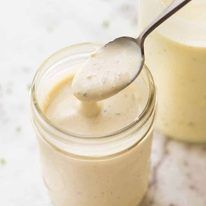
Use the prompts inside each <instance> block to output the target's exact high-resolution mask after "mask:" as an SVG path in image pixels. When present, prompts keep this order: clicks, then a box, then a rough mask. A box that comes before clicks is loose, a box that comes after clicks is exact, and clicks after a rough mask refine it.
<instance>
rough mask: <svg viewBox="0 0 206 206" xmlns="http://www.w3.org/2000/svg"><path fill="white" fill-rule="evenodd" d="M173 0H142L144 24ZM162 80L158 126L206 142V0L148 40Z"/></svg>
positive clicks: (158, 78) (156, 72)
mask: <svg viewBox="0 0 206 206" xmlns="http://www.w3.org/2000/svg"><path fill="white" fill-rule="evenodd" d="M171 1H172V0H152V1H151V0H139V28H138V29H139V30H142V29H144V27H145V26H147V25H148V24H149V23H150V22H151V21H152V19H154V18H155V17H156V16H157V15H158V14H159V13H161V11H162V10H163V9H164V8H166V7H167V6H168V4H169V3H171ZM145 53H146V65H147V66H148V67H149V68H150V70H151V72H152V74H153V76H154V80H155V82H156V85H157V95H158V111H157V122H156V125H157V129H158V130H159V131H161V132H162V133H163V134H165V135H166V136H169V137H172V138H175V139H178V140H184V141H188V142H206V1H205V0H195V1H192V2H190V3H189V4H188V5H186V6H185V7H184V8H183V9H182V10H181V11H179V12H178V13H177V14H176V15H175V16H173V17H171V18H170V19H169V20H167V22H165V23H163V24H162V25H161V26H160V27H159V28H158V29H156V30H155V31H154V32H153V33H152V34H151V35H150V37H148V39H147V41H146V43H145Z"/></svg>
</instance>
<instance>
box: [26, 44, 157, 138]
mask: <svg viewBox="0 0 206 206" xmlns="http://www.w3.org/2000/svg"><path fill="white" fill-rule="evenodd" d="M81 46H95V47H99V46H100V44H96V43H90V42H88V43H80V44H74V45H71V46H68V47H65V48H63V49H60V50H58V51H57V52H55V53H53V54H52V55H50V56H49V57H48V58H47V59H46V60H45V61H43V63H42V64H41V65H40V67H39V68H38V69H37V71H36V74H35V76H34V78H33V81H32V86H31V89H30V97H31V104H32V109H34V111H35V112H36V114H37V115H38V119H39V121H41V122H43V123H44V124H46V126H47V127H49V128H50V129H49V131H47V132H51V129H52V130H53V131H55V132H56V133H60V134H62V135H63V136H69V137H73V138H75V139H81V140H82V139H87V140H88V139H91V140H94V139H104V138H109V137H112V136H115V135H119V134H121V133H123V132H125V131H127V130H129V129H131V128H132V127H133V126H136V125H137V124H139V127H142V126H143V125H144V123H145V121H146V120H147V119H148V118H149V117H150V116H151V115H152V114H153V113H154V109H155V106H156V89H155V84H154V80H153V77H152V74H151V72H150V71H149V69H148V67H147V66H146V65H144V67H145V69H146V76H147V80H148V83H149V95H148V98H147V102H146V104H145V107H144V109H143V110H142V112H141V113H140V115H138V116H137V118H135V120H133V121H132V122H131V123H130V124H128V125H126V126H125V127H123V128H121V129H118V130H116V131H113V132H111V133H109V134H106V135H102V136H86V135H80V134H75V133H73V132H70V131H65V130H63V129H61V128H59V127H58V126H57V125H55V124H54V123H53V122H52V121H51V120H49V118H47V117H46V115H45V114H44V113H43V112H42V109H41V107H40V105H39V102H38V100H37V94H36V82H37V80H38V78H39V75H40V74H41V72H42V71H43V70H44V66H45V65H46V63H47V62H49V61H50V60H51V59H52V58H54V57H55V56H56V55H58V54H60V53H63V52H64V51H66V50H67V51H68V50H72V49H74V48H76V47H81ZM148 113H149V115H148ZM147 115H148V116H149V117H147ZM146 117H147V118H146ZM44 129H45V128H44ZM63 140H64V141H65V140H67V139H66V138H63Z"/></svg>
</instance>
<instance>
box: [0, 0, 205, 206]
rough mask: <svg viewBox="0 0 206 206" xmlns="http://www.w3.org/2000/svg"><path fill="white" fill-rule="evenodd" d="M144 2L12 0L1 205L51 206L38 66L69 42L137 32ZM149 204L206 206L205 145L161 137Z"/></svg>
mask: <svg viewBox="0 0 206 206" xmlns="http://www.w3.org/2000/svg"><path fill="white" fill-rule="evenodd" d="M136 1H137V0H118V1H114V0H113V1H111V0H79V1H78V0H61V1H57V0H19V1H14V0H7V1H2V2H1V7H0V36H1V38H0V71H1V73H0V205H1V206H28V205H29V206H51V203H50V201H49V198H48V196H47V193H46V189H45V187H44V185H43V182H42V180H41V174H40V168H39V167H40V166H39V160H38V149H37V143H36V139H35V135H34V132H33V130H32V127H31V123H30V116H29V95H28V90H29V86H30V83H31V80H32V77H33V75H34V73H35V70H36V68H37V67H38V65H39V64H40V63H41V62H42V60H43V59H45V58H46V57H47V56H48V55H49V54H51V53H53V52H54V51H56V50H58V49H60V48H62V47H65V46H67V45H70V44H73V43H79V42H85V41H98V42H102V41H107V40H110V39H112V38H114V37H116V36H120V35H132V36H135V34H136V28H137V22H136V6H137V2H136ZM152 166H153V169H152V178H151V183H150V186H149V191H148V194H147V195H146V197H145V199H144V201H143V203H142V206H150V205H153V206H205V205H206V146H204V145H189V144H184V143H178V142H175V141H172V140H168V139H166V138H164V137H161V136H159V135H157V134H155V138H154V145H153V152H152Z"/></svg>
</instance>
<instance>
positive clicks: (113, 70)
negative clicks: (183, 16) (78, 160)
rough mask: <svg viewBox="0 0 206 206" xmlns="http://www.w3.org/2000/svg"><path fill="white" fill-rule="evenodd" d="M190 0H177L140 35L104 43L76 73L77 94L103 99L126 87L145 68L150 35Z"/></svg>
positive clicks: (74, 80)
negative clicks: (145, 46) (146, 40)
mask: <svg viewBox="0 0 206 206" xmlns="http://www.w3.org/2000/svg"><path fill="white" fill-rule="evenodd" d="M190 1H191V0H174V1H173V2H172V3H171V4H170V5H169V6H168V7H167V8H166V9H165V10H164V11H163V12H162V14H161V15H160V16H159V17H158V18H156V19H155V20H154V21H153V22H152V23H151V24H150V25H149V26H148V27H147V28H146V29H145V30H144V31H143V32H142V33H141V34H140V35H139V37H138V38H137V39H135V38H132V37H119V38H117V39H115V40H113V41H111V42H109V43H107V44H105V45H104V46H103V47H101V48H100V49H99V50H98V51H97V52H96V53H95V54H93V55H92V56H91V57H90V58H89V59H88V61H87V63H86V64H85V65H84V66H83V67H82V68H81V70H80V72H79V73H77V74H76V75H75V77H74V79H73V82H72V89H73V94H74V95H75V96H76V97H77V98H78V99H80V100H81V101H99V100H102V99H105V98H108V97H111V96H113V95H115V94H116V93H118V92H120V91H121V90H122V89H124V88H126V87H127V86H128V85H129V84H131V83H132V82H133V81H134V80H135V79H136V78H137V76H138V75H139V73H140V72H141V70H142V68H143V65H144V62H145V55H144V42H145V39H146V38H147V36H148V35H149V34H150V33H151V32H152V31H153V30H154V29H156V28H157V27H158V26H159V25H160V24H161V23H162V22H164V21H166V20H167V19H168V18H169V17H170V16H172V15H173V14H174V13H176V12H177V11H178V10H179V9H181V8H182V7H183V6H184V5H186V4H187V3H188V2H190Z"/></svg>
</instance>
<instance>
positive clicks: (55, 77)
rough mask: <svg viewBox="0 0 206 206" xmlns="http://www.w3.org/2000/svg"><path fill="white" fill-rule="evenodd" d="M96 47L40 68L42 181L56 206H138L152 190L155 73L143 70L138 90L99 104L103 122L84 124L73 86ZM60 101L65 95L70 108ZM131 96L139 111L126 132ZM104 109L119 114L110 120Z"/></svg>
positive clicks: (66, 52)
mask: <svg viewBox="0 0 206 206" xmlns="http://www.w3.org/2000/svg"><path fill="white" fill-rule="evenodd" d="M97 48H99V45H96V44H90V43H85V44H79V45H74V46H71V47H68V48H65V49H63V50H61V51H59V52H57V53H55V54H54V55H52V56H51V57H50V58H48V59H47V60H46V61H45V62H44V63H43V64H42V65H41V67H40V69H39V70H38V71H37V73H36V75H35V78H34V81H33V86H32V89H31V108H32V117H33V123H34V128H35V131H36V134H37V137H38V142H39V146H40V156H41V165H42V171H43V179H44V182H45V184H46V186H47V188H48V191H49V195H50V197H51V200H52V202H53V204H54V205H55V206H68V205H71V206H72V205H73V206H125V205H128V206H136V205H137V204H138V203H139V202H140V201H141V199H142V197H143V196H144V194H145V192H146V190H147V185H148V176H149V171H150V167H149V165H150V164H149V161H150V152H151V142H152V127H153V121H154V113H155V87H154V83H153V80H152V77H151V74H150V72H149V70H148V69H147V68H146V67H144V69H143V71H142V73H141V75H140V77H139V78H138V79H137V80H136V81H135V82H134V83H133V84H132V85H130V86H129V87H127V88H126V89H125V90H123V91H121V92H120V93H119V94H117V95H115V96H113V97H111V98H108V99H105V100H103V101H101V102H99V103H98V104H99V107H100V111H99V112H100V113H99V115H98V116H97V117H94V118H93V119H92V118H91V117H84V116H83V117H82V114H81V110H78V108H80V107H81V102H79V100H77V99H76V98H75V97H74V96H72V92H71V88H70V80H71V78H72V76H73V75H74V74H75V73H76V72H77V71H78V69H79V68H80V66H81V64H83V63H84V62H85V61H86V60H87V59H88V57H89V56H90V55H91V54H92V53H93V52H95V50H96V49H97ZM65 77H67V78H65ZM62 80H63V81H62ZM63 88H64V89H63ZM63 90H64V91H63ZM130 90H131V91H130ZM62 91H63V92H62ZM130 92H132V93H130ZM61 95H66V100H65V101H64V99H63V100H62V98H61V97H62V96H61ZM121 95H124V98H122V97H121ZM130 97H131V100H132V99H133V100H134V99H136V100H138V105H136V106H137V107H136V108H135V106H134V113H133V114H132V115H133V118H132V121H125V122H124V124H123V125H121V124H119V123H118V122H121V121H120V118H121V115H120V112H123V113H124V112H125V113H126V112H127V111H121V110H128V111H129V109H131V108H127V109H126V107H124V106H123V108H121V107H118V105H119V104H120V102H121V104H123V103H122V102H125V101H129V100H127V98H130ZM118 98H122V99H121V101H119V100H120V99H118ZM61 100H62V101H61ZM51 102H52V103H51ZM51 105H53V107H52V106H51ZM54 105H55V106H54ZM105 105H109V106H108V108H112V109H111V110H115V109H118V108H119V109H120V111H118V113H117V111H116V110H115V112H114V113H112V112H113V111H111V113H110V115H111V116H110V117H111V118H107V117H108V116H107V114H105V111H103V109H102V108H105ZM62 108H63V109H64V112H63V113H62V110H61V109H62ZM51 110H52V112H51V113H52V114H51V115H50V114H49V112H48V111H51ZM54 110H55V111H54ZM108 110H109V109H108ZM53 111H54V112H53ZM60 113H61V114H60ZM52 115H53V116H52ZM75 115H79V116H78V118H76V116H75ZM104 115H105V116H104ZM99 116H100V117H99ZM114 116H115V117H114ZM70 117H71V119H69V118H70ZM103 117H104V118H105V119H104V118H103ZM124 118H125V115H124ZM62 120H64V121H62ZM70 120H71V121H70ZM75 121H76V122H75ZM98 121H99V122H100V123H101V124H102V125H101V124H99V123H98ZM112 121H113V122H112ZM90 123H91V124H90ZM71 124H72V125H71ZM88 125H89V126H88ZM120 125H121V126H120ZM102 128H103V129H102Z"/></svg>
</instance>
